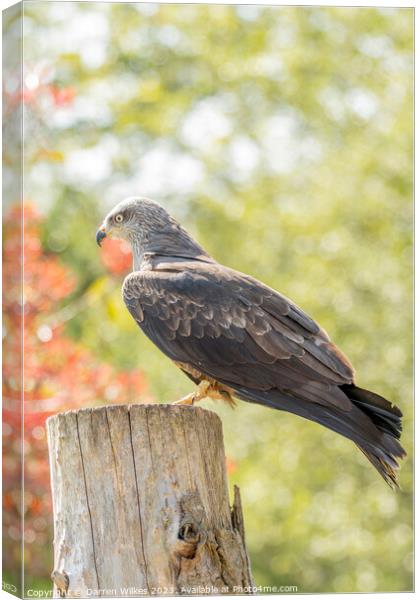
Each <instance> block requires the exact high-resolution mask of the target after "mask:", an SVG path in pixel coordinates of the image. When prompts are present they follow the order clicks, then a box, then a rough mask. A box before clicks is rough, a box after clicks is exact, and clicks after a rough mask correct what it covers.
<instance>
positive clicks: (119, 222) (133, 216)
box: [96, 197, 208, 265]
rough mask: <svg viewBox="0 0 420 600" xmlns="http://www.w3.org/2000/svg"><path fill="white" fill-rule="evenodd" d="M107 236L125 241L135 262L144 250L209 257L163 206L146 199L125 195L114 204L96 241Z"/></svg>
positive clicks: (99, 243)
mask: <svg viewBox="0 0 420 600" xmlns="http://www.w3.org/2000/svg"><path fill="white" fill-rule="evenodd" d="M106 237H112V238H119V239H122V240H125V241H126V242H128V243H129V244H130V246H131V249H132V251H133V257H134V262H135V264H137V265H138V264H139V263H141V260H142V257H143V255H144V253H145V252H149V253H153V254H158V255H162V256H173V257H182V258H198V257H199V256H203V257H207V256H208V255H207V254H206V252H205V251H204V250H203V249H202V248H201V246H199V244H198V243H197V242H196V241H195V240H194V239H193V238H192V237H191V236H190V235H189V233H187V231H185V229H184V228H183V227H181V225H180V224H179V223H178V222H177V221H176V220H175V219H174V218H173V217H171V215H170V214H169V213H168V212H167V211H166V210H165V209H164V208H163V206H161V205H160V204H158V203H157V202H155V201H154V200H149V199H147V198H139V197H133V198H127V199H126V200H123V201H122V202H120V203H119V204H117V206H115V208H113V209H112V210H111V211H110V212H109V213H108V214H107V216H106V217H105V219H104V220H103V223H102V225H101V226H100V227H99V229H98V231H97V232H96V242H97V244H98V245H99V246H100V245H101V243H102V241H103V240H104V239H105V238H106Z"/></svg>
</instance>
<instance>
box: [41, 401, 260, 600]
mask: <svg viewBox="0 0 420 600" xmlns="http://www.w3.org/2000/svg"><path fill="white" fill-rule="evenodd" d="M47 430H48V443H49V452H50V469H51V487H52V496H53V509H54V568H53V573H52V579H53V582H54V597H77V596H78V597H80V596H81V597H86V596H92V595H96V596H97V595H100V596H121V595H123V596H141V595H171V594H185V595H188V594H193V595H197V594H200V595H201V594H220V593H230V594H231V593H247V592H249V591H250V588H252V585H253V582H252V575H251V569H250V563H249V557H248V554H247V550H246V545H245V532H244V521H243V515H242V508H241V501H240V495H239V489H238V488H236V486H235V490H234V502H233V506H232V509H231V508H230V506H229V493H228V485H227V477H226V467H225V455H224V446H223V433H222V426H221V422H220V419H219V418H218V417H217V415H216V414H215V413H213V412H210V411H207V410H203V409H201V408H196V407H187V406H173V405H130V406H108V407H100V408H95V409H82V410H79V411H70V412H67V413H61V414H58V415H56V416H54V417H50V418H49V419H48V421H47Z"/></svg>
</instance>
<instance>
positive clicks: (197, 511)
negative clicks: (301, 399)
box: [174, 492, 207, 558]
mask: <svg viewBox="0 0 420 600" xmlns="http://www.w3.org/2000/svg"><path fill="white" fill-rule="evenodd" d="M179 508H180V513H181V514H180V521H179V528H178V539H177V542H176V544H175V549H174V551H175V554H177V555H178V556H179V557H182V558H194V557H195V555H196V552H197V549H198V547H199V546H201V545H202V544H204V543H205V541H206V539H207V533H206V530H205V527H204V516H205V512H204V507H203V505H202V503H201V498H200V496H199V495H198V493H197V492H192V493H190V494H186V495H185V496H184V497H183V498H182V499H181V501H180V503H179Z"/></svg>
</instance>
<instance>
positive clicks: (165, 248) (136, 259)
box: [131, 231, 214, 271]
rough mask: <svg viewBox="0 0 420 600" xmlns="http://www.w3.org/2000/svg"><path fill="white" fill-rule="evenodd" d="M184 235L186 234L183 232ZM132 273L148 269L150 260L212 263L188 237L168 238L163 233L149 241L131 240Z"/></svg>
mask: <svg viewBox="0 0 420 600" xmlns="http://www.w3.org/2000/svg"><path fill="white" fill-rule="evenodd" d="M185 233H186V232H185ZM131 246H132V251H133V271H141V270H142V269H144V268H150V266H149V265H150V258H151V257H153V259H154V260H153V262H156V261H159V259H162V261H164V262H168V259H169V260H173V261H176V262H179V261H182V260H186V261H191V260H199V261H205V262H214V260H213V259H212V258H211V256H210V255H209V254H207V252H206V251H205V250H203V248H202V247H201V246H200V245H199V244H198V243H197V242H196V241H195V240H194V239H193V238H192V237H191V236H190V235H189V234H187V233H186V235H181V236H168V235H167V233H166V232H165V231H163V232H162V234H155V235H154V236H153V239H151V240H144V239H143V240H133V241H132V244H131Z"/></svg>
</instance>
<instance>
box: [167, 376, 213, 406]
mask: <svg viewBox="0 0 420 600" xmlns="http://www.w3.org/2000/svg"><path fill="white" fill-rule="evenodd" d="M209 387H210V383H209V382H208V381H201V382H200V383H199V384H198V386H197V388H196V390H195V391H194V392H192V393H191V394H188V395H187V396H184V397H183V398H181V400H176V402H172V404H184V405H186V406H193V405H194V404H195V403H196V402H199V401H200V400H202V399H203V398H206V397H207V395H208V389H209Z"/></svg>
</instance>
